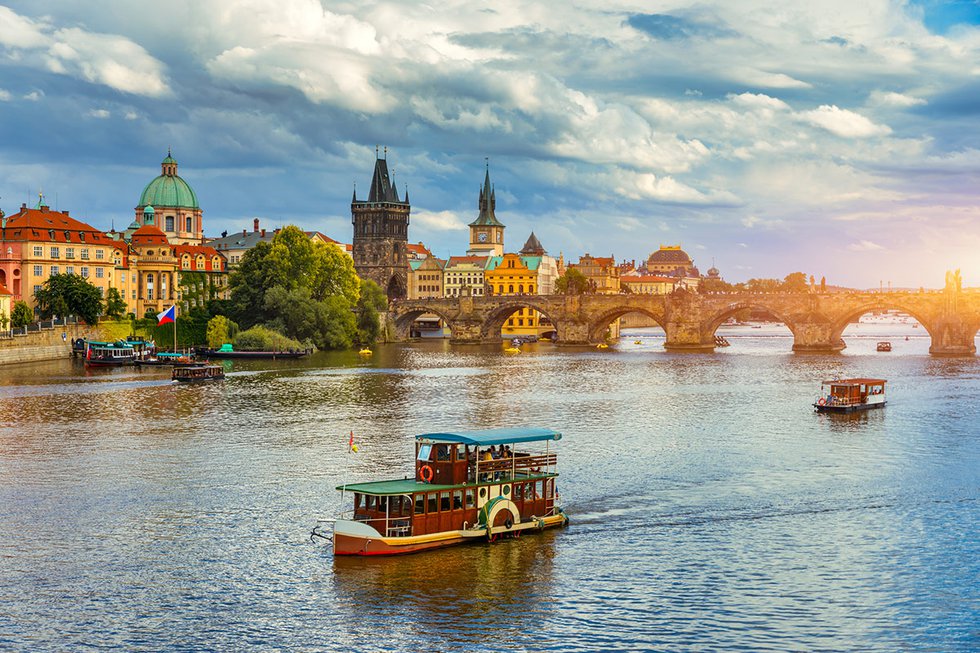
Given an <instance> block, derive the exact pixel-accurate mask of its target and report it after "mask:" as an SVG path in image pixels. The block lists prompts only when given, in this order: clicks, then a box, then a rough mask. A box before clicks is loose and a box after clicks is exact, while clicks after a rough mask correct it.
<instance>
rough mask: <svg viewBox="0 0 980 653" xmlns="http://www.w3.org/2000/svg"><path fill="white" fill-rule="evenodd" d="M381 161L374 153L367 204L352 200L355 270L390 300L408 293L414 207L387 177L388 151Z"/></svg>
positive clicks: (355, 192) (355, 196)
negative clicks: (403, 198) (401, 198)
mask: <svg viewBox="0 0 980 653" xmlns="http://www.w3.org/2000/svg"><path fill="white" fill-rule="evenodd" d="M384 151H385V156H384V158H381V157H379V156H378V155H377V152H375V161H374V177H373V178H372V179H371V190H370V192H369V193H368V197H367V200H366V201H359V200H358V199H357V190H356V189H355V190H354V197H353V199H352V200H351V204H350V212H351V222H352V223H353V224H354V243H353V252H352V254H353V256H354V269H355V270H356V271H357V275H358V276H359V277H361V278H362V279H370V280H372V281H374V282H375V283H377V284H378V285H379V286H381V288H382V290H384V291H385V293H386V294H387V295H388V299H404V298H405V297H406V296H407V294H408V215H409V213H410V212H411V210H412V207H411V206H410V205H409V202H408V191H407V190H406V191H405V201H402V200H400V199H398V189H397V188H396V187H395V184H394V182H393V181H391V179H390V177H389V176H388V161H387V159H388V148H387V147H386V148H385V150H384Z"/></svg>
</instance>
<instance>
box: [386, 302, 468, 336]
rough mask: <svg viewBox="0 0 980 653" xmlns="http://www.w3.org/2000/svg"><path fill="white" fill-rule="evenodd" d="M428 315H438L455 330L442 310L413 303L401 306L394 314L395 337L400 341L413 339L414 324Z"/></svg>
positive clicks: (450, 328)
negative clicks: (421, 317)
mask: <svg viewBox="0 0 980 653" xmlns="http://www.w3.org/2000/svg"><path fill="white" fill-rule="evenodd" d="M426 313H431V314H433V315H438V316H439V318H440V319H441V320H443V321H444V322H445V323H446V325H447V326H449V330H450V331H452V329H453V320H452V318H451V317H450V316H449V315H448V313H447V312H446V311H444V310H442V309H441V308H437V307H434V306H432V305H430V304H426V303H425V302H411V303H402V304H399V306H398V310H397V311H396V312H393V314H392V318H393V319H392V321H393V322H394V325H395V337H397V338H398V339H399V340H407V339H408V338H410V337H411V330H412V324H413V323H414V322H415V320H417V319H418V318H419V317H420V316H422V315H425V314H426Z"/></svg>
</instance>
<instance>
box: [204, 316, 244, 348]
mask: <svg viewBox="0 0 980 653" xmlns="http://www.w3.org/2000/svg"><path fill="white" fill-rule="evenodd" d="M206 333H207V339H208V347H210V348H211V349H218V348H219V347H221V345H223V344H225V343H226V342H233V341H234V340H235V336H236V335H238V325H237V324H235V323H234V322H232V321H231V320H229V319H228V318H227V317H225V316H224V315H215V316H214V317H212V318H211V319H210V320H208V328H207V332H206Z"/></svg>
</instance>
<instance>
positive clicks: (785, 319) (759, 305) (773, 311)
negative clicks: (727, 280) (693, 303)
mask: <svg viewBox="0 0 980 653" xmlns="http://www.w3.org/2000/svg"><path fill="white" fill-rule="evenodd" d="M745 310H759V311H765V312H766V313H769V314H770V315H772V316H773V317H774V318H776V319H777V320H779V321H780V322H782V323H783V324H785V325H786V328H787V329H789V330H790V332H791V333H792V334H793V336H794V337H795V336H796V332H797V331H798V329H799V326H798V324H797V320H796V319H795V318H793V317H790V315H789V314H788V313H786V312H785V311H783V310H782V309H780V308H778V307H777V308H774V307H773V306H772V305H771V304H769V303H767V302H766V301H765V299H764V298H763V297H762V296H760V298H759V299H758V300H756V299H749V300H739V301H734V302H731V303H730V304H728V305H726V306H723V307H721V308H719V309H717V310H716V311H715V312H714V313H713V314H712V315H711V316H710V317H709V318H708V319H707V320H705V321H704V332H703V333H702V336H703V337H704V339H705V341H711V340H713V339H714V337H715V331H717V330H718V327H720V326H721V325H722V324H724V323H725V321H726V320H727V319H728V318H730V317H732V316H733V315H735V314H736V313H740V312H741V311H745ZM816 317H817V319H818V320H819V319H823V320H824V321H826V318H823V317H822V316H816Z"/></svg>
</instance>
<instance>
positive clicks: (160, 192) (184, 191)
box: [138, 153, 201, 209]
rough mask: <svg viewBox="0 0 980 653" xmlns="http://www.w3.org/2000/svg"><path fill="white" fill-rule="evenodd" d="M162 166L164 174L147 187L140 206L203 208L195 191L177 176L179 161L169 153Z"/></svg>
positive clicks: (141, 197) (141, 196)
mask: <svg viewBox="0 0 980 653" xmlns="http://www.w3.org/2000/svg"><path fill="white" fill-rule="evenodd" d="M161 165H162V168H163V172H162V174H161V175H160V176H159V177H157V178H156V179H154V180H153V181H151V182H150V183H148V184H147V185H146V188H144V189H143V194H142V195H140V202H139V204H138V206H141V207H143V206H146V205H147V204H149V205H151V206H172V207H181V208H189V209H199V208H201V207H200V205H199V204H198V203H197V195H196V194H195V193H194V190H193V189H192V188H191V187H190V185H189V184H188V183H187V182H186V181H184V180H183V179H181V178H180V176H179V175H178V174H177V161H176V160H175V159H174V158H173V157H171V156H170V154H169V153H168V154H167V158H166V159H164V160H163V162H162V164H161Z"/></svg>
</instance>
